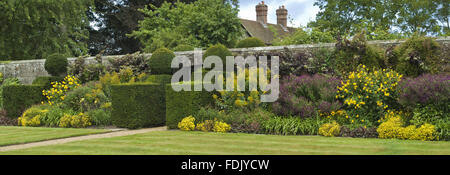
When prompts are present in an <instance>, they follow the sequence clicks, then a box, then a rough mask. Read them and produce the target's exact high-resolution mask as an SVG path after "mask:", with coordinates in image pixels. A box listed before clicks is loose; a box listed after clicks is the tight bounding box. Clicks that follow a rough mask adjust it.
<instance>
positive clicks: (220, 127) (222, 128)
mask: <svg viewBox="0 0 450 175" xmlns="http://www.w3.org/2000/svg"><path fill="white" fill-rule="evenodd" d="M230 130H231V126H230V125H229V124H227V123H225V122H221V121H215V122H214V128H213V131H214V132H223V133H225V132H229V131H230Z"/></svg>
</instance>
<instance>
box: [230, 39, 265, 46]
mask: <svg viewBox="0 0 450 175" xmlns="http://www.w3.org/2000/svg"><path fill="white" fill-rule="evenodd" d="M263 46H266V45H265V44H264V42H263V41H262V40H260V39H258V38H255V37H249V38H245V39H243V40H241V41H239V42H238V43H237V44H236V48H249V47H263Z"/></svg>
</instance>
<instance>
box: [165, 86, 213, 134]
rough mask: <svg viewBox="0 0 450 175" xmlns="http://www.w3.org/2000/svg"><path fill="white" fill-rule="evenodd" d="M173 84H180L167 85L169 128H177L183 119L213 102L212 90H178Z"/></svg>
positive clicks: (167, 121)
mask: <svg viewBox="0 0 450 175" xmlns="http://www.w3.org/2000/svg"><path fill="white" fill-rule="evenodd" d="M188 83H189V82H188ZM172 85H173V86H178V84H168V85H166V125H167V127H168V128H171V129H174V128H177V125H178V122H180V121H181V119H183V118H184V117H186V116H189V115H194V114H195V113H196V112H197V111H198V110H199V109H200V108H201V107H204V106H208V105H212V104H213V98H211V96H212V92H207V91H194V89H193V88H192V91H183V90H182V91H179V92H176V91H174V90H173V89H172ZM191 85H194V83H191Z"/></svg>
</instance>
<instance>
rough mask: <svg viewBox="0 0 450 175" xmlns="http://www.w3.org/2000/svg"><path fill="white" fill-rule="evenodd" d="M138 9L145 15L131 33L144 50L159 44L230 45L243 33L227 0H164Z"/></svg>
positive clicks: (153, 48) (170, 45) (168, 46)
mask: <svg viewBox="0 0 450 175" xmlns="http://www.w3.org/2000/svg"><path fill="white" fill-rule="evenodd" d="M141 12H143V13H144V14H145V15H146V17H145V18H144V20H142V21H140V22H139V27H140V28H139V30H136V31H134V32H133V33H132V34H131V35H130V36H132V37H135V38H137V39H139V41H141V43H142V44H143V45H144V46H145V49H144V50H145V51H147V52H153V51H154V50H156V49H158V48H160V47H166V48H169V49H173V48H174V47H176V46H177V45H180V44H189V45H191V46H195V47H208V46H209V45H211V44H217V43H222V44H225V45H227V46H228V47H232V46H234V44H235V43H236V41H237V39H238V37H240V36H241V33H242V31H241V28H240V21H239V18H238V16H237V13H238V9H237V8H236V7H234V6H233V5H232V4H231V3H230V2H228V1H225V2H224V1H222V0H198V1H196V2H194V3H191V4H186V3H183V2H176V3H174V4H171V3H168V2H165V3H164V4H162V5H161V7H159V8H158V7H156V6H154V5H150V6H148V8H145V9H142V10H141Z"/></svg>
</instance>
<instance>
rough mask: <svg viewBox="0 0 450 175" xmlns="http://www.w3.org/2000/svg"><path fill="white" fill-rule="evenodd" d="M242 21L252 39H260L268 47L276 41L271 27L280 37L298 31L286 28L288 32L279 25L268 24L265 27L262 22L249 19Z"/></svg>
mask: <svg viewBox="0 0 450 175" xmlns="http://www.w3.org/2000/svg"><path fill="white" fill-rule="evenodd" d="M240 20H241V23H242V27H243V28H244V29H245V30H246V31H247V32H248V34H249V35H250V36H251V37H256V38H259V39H261V40H262V41H264V43H266V44H268V45H271V44H272V41H273V40H274V39H275V37H274V36H273V35H274V34H273V32H272V31H271V30H270V28H269V26H272V27H273V28H275V29H276V30H277V31H278V34H279V35H280V36H286V35H289V34H292V33H294V32H295V30H296V29H295V28H292V27H287V28H285V29H286V30H287V31H286V30H285V29H284V28H283V27H281V26H280V25H277V24H270V23H267V25H266V26H264V25H263V24H261V23H260V22H257V21H252V20H247V19H240ZM272 27H271V28H272Z"/></svg>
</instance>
